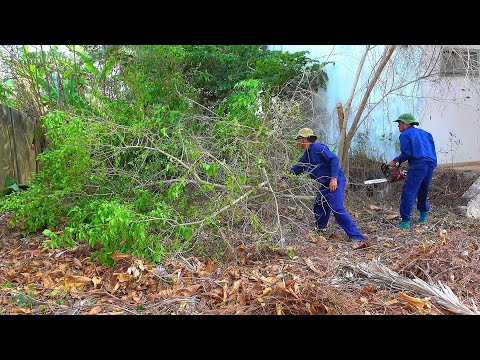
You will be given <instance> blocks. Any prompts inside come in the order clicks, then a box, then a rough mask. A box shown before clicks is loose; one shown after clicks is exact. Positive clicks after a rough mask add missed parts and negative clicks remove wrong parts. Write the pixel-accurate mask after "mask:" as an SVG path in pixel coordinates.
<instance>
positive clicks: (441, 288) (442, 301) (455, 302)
mask: <svg viewBox="0 0 480 360" xmlns="http://www.w3.org/2000/svg"><path fill="white" fill-rule="evenodd" d="M338 267H339V271H338V272H339V275H340V278H338V277H336V278H334V279H333V281H332V283H339V282H342V281H344V280H348V281H356V280H358V279H360V278H363V279H364V280H366V279H368V281H370V282H373V283H376V284H378V285H382V286H388V287H390V288H391V289H394V290H401V291H402V290H409V291H412V292H414V293H416V294H418V295H419V296H424V297H425V296H428V297H430V298H431V300H432V301H433V302H435V303H436V304H437V305H438V306H440V307H442V308H443V309H446V310H448V311H450V312H452V313H455V314H461V315H480V312H479V311H478V309H477V306H476V305H475V303H474V302H473V300H472V308H469V307H468V306H466V305H465V304H463V303H462V302H461V301H460V300H459V299H458V297H457V296H456V295H455V294H454V293H453V291H452V290H451V289H450V288H449V287H448V286H447V285H444V284H442V283H441V282H440V281H438V285H436V284H434V283H433V282H432V280H431V279H430V277H428V278H429V280H430V283H427V282H425V281H423V280H422V279H419V278H415V279H409V278H405V277H403V276H401V275H399V274H398V273H396V272H395V271H392V270H390V269H389V268H388V267H386V266H385V265H383V264H381V263H380V262H379V261H376V260H373V261H371V262H370V263H359V264H353V263H352V262H350V261H349V260H347V259H342V260H340V261H339V263H338ZM427 276H428V275H427ZM365 278H366V279H365Z"/></svg>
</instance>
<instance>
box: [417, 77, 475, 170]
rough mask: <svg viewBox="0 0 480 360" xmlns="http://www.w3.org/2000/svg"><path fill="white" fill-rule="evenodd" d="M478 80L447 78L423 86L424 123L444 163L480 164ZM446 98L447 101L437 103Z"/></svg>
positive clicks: (440, 160)
mask: <svg viewBox="0 0 480 360" xmlns="http://www.w3.org/2000/svg"><path fill="white" fill-rule="evenodd" d="M477 87H478V84H477V80H472V79H468V78H464V77H449V78H444V79H441V80H439V81H437V82H436V83H433V82H425V83H424V84H423V86H422V91H423V92H422V97H423V99H424V100H422V107H421V115H420V120H421V121H422V124H423V128H424V129H425V130H427V131H429V132H430V133H431V134H432V135H433V138H434V139H435V142H436V150H437V158H438V162H439V163H441V164H455V163H474V162H479V161H480V111H479V110H480V109H479V104H480V95H479V93H478V90H476V89H477ZM438 98H442V99H443V100H441V101H439V100H436V99H438Z"/></svg>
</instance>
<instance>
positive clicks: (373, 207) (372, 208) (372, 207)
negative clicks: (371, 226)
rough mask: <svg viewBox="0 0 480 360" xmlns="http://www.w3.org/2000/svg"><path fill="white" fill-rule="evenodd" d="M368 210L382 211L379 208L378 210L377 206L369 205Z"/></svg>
mask: <svg viewBox="0 0 480 360" xmlns="http://www.w3.org/2000/svg"><path fill="white" fill-rule="evenodd" d="M370 210H382V209H381V208H379V207H378V206H377V205H373V204H372V205H370Z"/></svg>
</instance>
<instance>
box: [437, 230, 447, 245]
mask: <svg viewBox="0 0 480 360" xmlns="http://www.w3.org/2000/svg"><path fill="white" fill-rule="evenodd" d="M438 236H439V237H440V245H442V246H444V245H447V230H445V229H440V230H439V231H438Z"/></svg>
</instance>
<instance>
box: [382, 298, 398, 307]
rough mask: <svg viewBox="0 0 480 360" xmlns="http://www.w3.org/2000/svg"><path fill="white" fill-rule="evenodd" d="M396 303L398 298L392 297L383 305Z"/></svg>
mask: <svg viewBox="0 0 480 360" xmlns="http://www.w3.org/2000/svg"><path fill="white" fill-rule="evenodd" d="M397 303H398V300H397V299H392V300H388V301H387V302H386V303H385V305H388V306H390V305H393V304H397Z"/></svg>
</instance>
